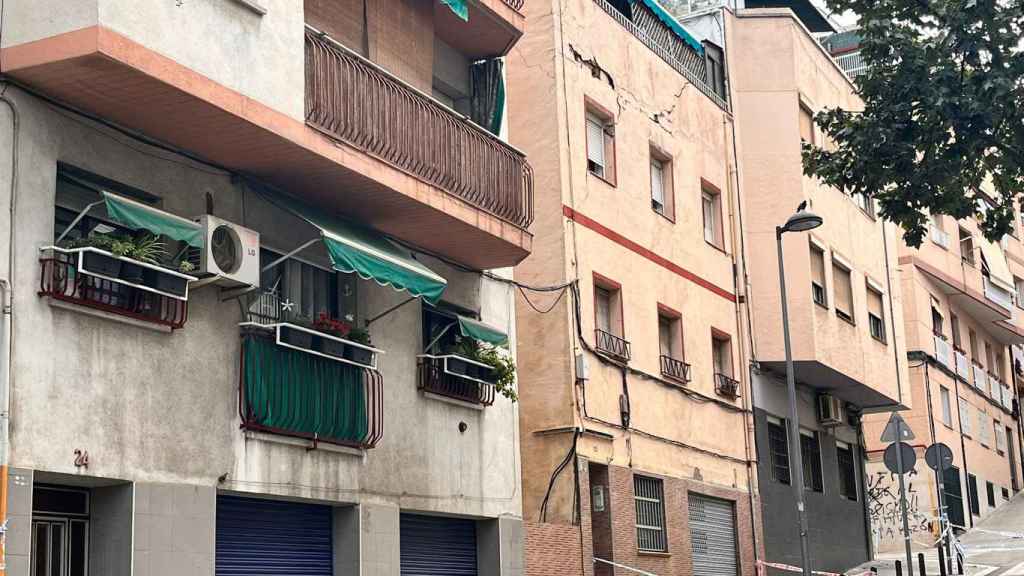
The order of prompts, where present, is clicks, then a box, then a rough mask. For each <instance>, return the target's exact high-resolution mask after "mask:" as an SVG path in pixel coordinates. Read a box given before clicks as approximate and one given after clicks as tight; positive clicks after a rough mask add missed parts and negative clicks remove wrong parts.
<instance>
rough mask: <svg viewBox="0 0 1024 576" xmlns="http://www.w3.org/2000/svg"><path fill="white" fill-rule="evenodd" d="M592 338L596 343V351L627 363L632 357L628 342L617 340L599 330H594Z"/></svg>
mask: <svg viewBox="0 0 1024 576" xmlns="http://www.w3.org/2000/svg"><path fill="white" fill-rule="evenodd" d="M594 336H595V339H596V342H597V345H596V348H597V349H598V351H600V352H604V353H605V354H607V355H609V356H611V357H613V358H618V359H619V360H624V361H628V360H629V359H630V358H631V357H632V354H631V352H630V348H629V341H627V340H624V339H622V338H619V337H618V336H616V335H615V334H612V333H610V332H605V331H604V330H601V329H600V328H597V329H595V330H594Z"/></svg>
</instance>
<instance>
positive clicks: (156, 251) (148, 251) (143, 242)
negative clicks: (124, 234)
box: [125, 234, 167, 264]
mask: <svg viewBox="0 0 1024 576" xmlns="http://www.w3.org/2000/svg"><path fill="white" fill-rule="evenodd" d="M125 255H126V256H128V257H129V258H133V259H135V260H138V261H139V262H145V263H146V264H159V263H160V260H161V259H162V258H164V256H166V255H167V251H166V250H165V249H164V244H163V242H160V239H159V238H158V237H157V236H153V235H152V234H145V235H143V236H142V237H141V238H137V239H135V241H134V242H132V246H131V247H130V248H129V249H128V251H127V253H126V254H125Z"/></svg>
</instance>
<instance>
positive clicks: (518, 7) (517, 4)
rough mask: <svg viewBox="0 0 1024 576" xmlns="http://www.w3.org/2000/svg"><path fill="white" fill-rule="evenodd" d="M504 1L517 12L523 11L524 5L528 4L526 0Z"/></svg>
mask: <svg viewBox="0 0 1024 576" xmlns="http://www.w3.org/2000/svg"><path fill="white" fill-rule="evenodd" d="M502 1H503V2H504V3H505V4H507V5H508V7H509V8H511V9H513V10H515V11H516V12H522V11H523V5H524V4H526V0H502Z"/></svg>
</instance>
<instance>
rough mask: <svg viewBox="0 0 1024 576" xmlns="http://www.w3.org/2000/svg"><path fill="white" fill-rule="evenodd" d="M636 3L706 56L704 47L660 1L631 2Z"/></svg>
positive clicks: (640, 0) (637, 0) (643, 0)
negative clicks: (652, 13)
mask: <svg viewBox="0 0 1024 576" xmlns="http://www.w3.org/2000/svg"><path fill="white" fill-rule="evenodd" d="M636 2H640V3H641V4H643V5H644V6H646V7H647V8H648V9H650V11H651V12H654V15H655V16H657V17H658V20H661V23H662V24H664V25H665V26H668V28H669V30H672V33H673V34H675V35H676V36H677V37H679V39H680V40H682V41H683V42H686V43H687V44H689V45H690V48H693V49H694V50H695V51H696V52H697V53H698V54H704V45H703V44H701V43H700V42H697V39H696V38H694V37H693V36H692V35H691V34H690V33H689V32H687V31H686V28H683V25H682V24H680V23H679V21H678V20H676V19H675V17H673V16H672V15H671V14H669V12H668V10H665V8H664V7H662V5H661V4H659V3H658V0H629V3H630V4H635V3H636Z"/></svg>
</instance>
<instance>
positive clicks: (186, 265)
mask: <svg viewBox="0 0 1024 576" xmlns="http://www.w3.org/2000/svg"><path fill="white" fill-rule="evenodd" d="M195 269H196V265H195V264H193V263H191V262H189V261H188V260H182V261H181V262H178V272H181V273H182V274H188V273H190V272H194V271H195Z"/></svg>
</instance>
